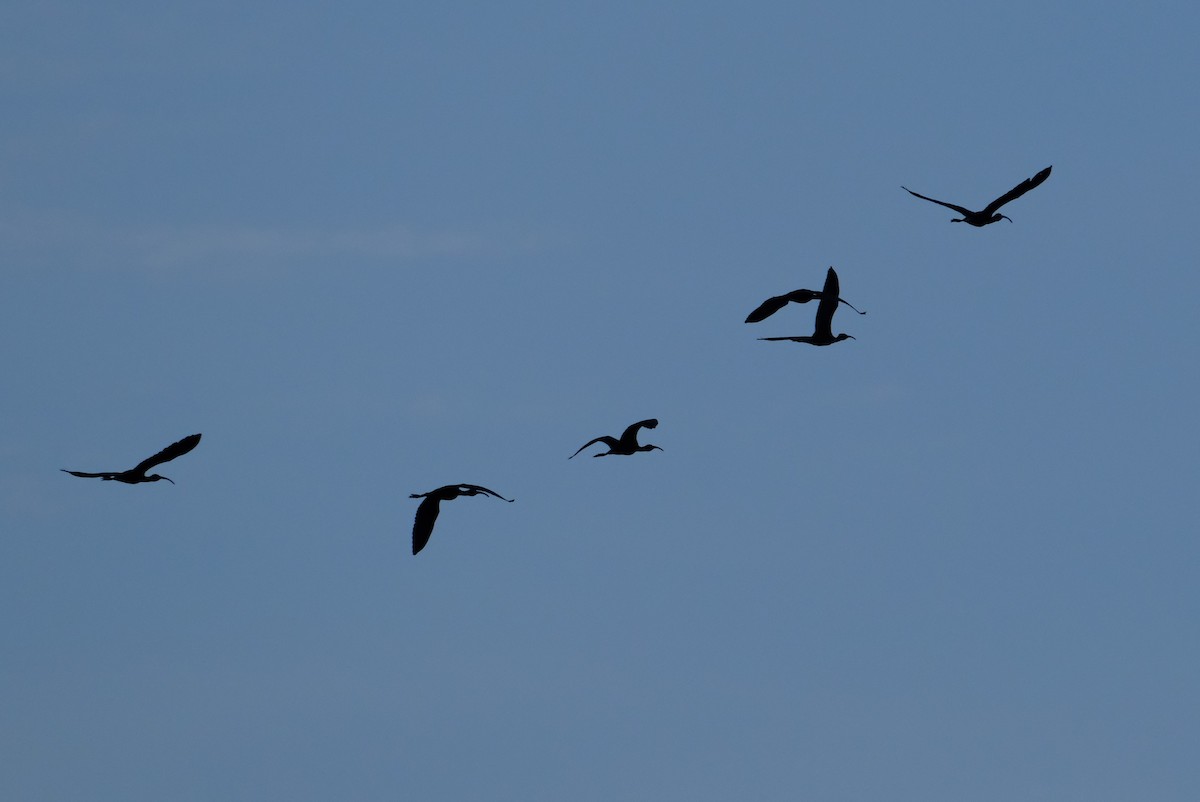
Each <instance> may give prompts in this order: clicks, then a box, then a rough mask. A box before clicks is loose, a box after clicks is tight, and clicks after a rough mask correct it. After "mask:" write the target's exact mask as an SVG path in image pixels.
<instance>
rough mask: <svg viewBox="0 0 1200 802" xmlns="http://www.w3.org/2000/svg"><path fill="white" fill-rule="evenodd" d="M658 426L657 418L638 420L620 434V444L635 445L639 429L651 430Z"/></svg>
mask: <svg viewBox="0 0 1200 802" xmlns="http://www.w3.org/2000/svg"><path fill="white" fill-rule="evenodd" d="M656 426H658V418H647V419H646V420H640V421H638V422H637V423H631V424H629V425H628V426H626V427H625V431H623V432H621V442H622V443H631V444H633V445H637V433H638V430H639V429H643V428H645V429H653V428H655V427H656Z"/></svg>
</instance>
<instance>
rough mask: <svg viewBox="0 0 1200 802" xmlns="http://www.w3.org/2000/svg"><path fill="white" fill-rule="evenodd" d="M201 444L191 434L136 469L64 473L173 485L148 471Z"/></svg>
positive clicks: (88, 477)
mask: <svg viewBox="0 0 1200 802" xmlns="http://www.w3.org/2000/svg"><path fill="white" fill-rule="evenodd" d="M199 442H200V435H198V434H189V435H188V436H187V437H185V438H183V439H182V440H180V441H179V442H178V443H172V444H171V445H169V446H167V447H166V448H164V449H163V450H162V451H160V452H158V453H157V454H155V455H154V456H153V457H147V458H146V459H144V460H142V461H141V462H139V463H138V464H137V465H135V466H134V467H132V468H130V469H129V470H127V471H106V472H104V473H84V472H83V471H68V470H67V469H66V468H63V469H62V471H63V473H69V474H71V475H72V476H82V477H83V478H85V479H103V480H104V481H106V482H109V481H117V482H124V483H125V484H127V485H136V484H140V483H141V482H157V481H158V480H159V479H166V480H167V481H168V482H171V484H175V482H174V481H172V480H171V479H168V478H167V477H166V476H159V475H158V474H157V473H152V474H150V475H149V476H147V475H146V471H148V470H150V469H151V468H153V467H154V466H155V465H162V464H163V463H164V462H170V461H171V460H173V459H175V458H176V457H182V456H183V455H184V454H186V453H188V452H189V451H191V450H192V449H193V448H195V447H196V444H197V443H199Z"/></svg>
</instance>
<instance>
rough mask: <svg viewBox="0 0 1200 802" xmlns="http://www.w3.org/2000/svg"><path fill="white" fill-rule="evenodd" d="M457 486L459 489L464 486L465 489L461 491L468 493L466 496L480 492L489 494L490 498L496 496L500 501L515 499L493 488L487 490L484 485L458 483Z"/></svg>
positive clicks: (510, 501)
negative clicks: (506, 496)
mask: <svg viewBox="0 0 1200 802" xmlns="http://www.w3.org/2000/svg"><path fill="white" fill-rule="evenodd" d="M458 487H459V489H460V490H462V489H463V488H466V490H463V491H462V492H463V494H464V495H468V496H477V495H480V494H481V493H482V494H483V495H487V496H491V497H492V498H498V499H500V500H501V501H507V502H509V503H512V502H513V501H515V499H511V498H505V497H504V496H502V495H500V494H499V493H497V492H496V491H495V490H488V489H487V488H486V487H481V486H479V485H459V486H458Z"/></svg>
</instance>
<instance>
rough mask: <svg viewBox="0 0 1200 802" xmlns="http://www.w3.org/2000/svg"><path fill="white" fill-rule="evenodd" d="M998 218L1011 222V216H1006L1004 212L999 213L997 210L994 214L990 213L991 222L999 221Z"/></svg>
mask: <svg viewBox="0 0 1200 802" xmlns="http://www.w3.org/2000/svg"><path fill="white" fill-rule="evenodd" d="M1000 218H1004V219H1005V220H1007V221H1008V222H1010V223H1011V222H1012V218H1011V217H1009V216H1008V215H1006V214H1000V213H999V212H997V213H996V214H994V215H992V222H993V223H999V222H1000Z"/></svg>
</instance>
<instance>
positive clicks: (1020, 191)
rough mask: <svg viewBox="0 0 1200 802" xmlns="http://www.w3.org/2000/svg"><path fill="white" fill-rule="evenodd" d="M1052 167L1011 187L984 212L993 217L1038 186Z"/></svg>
mask: <svg viewBox="0 0 1200 802" xmlns="http://www.w3.org/2000/svg"><path fill="white" fill-rule="evenodd" d="M1053 166H1054V165H1053V164H1052V165H1050V167H1053ZM1050 167H1047V168H1046V169H1045V170H1042V171H1041V172H1040V173H1038V174H1037V175H1035V176H1034V177H1033V178H1026V179H1025V180H1024V181H1022V182H1021V183H1019V184H1017V185H1016V186H1015V187H1013V188H1012V189H1010V190H1009V191H1008V192H1005V193H1004V194H1003V195H1001V196H1000V197H998V198H996V199H995V200H994V201H992V202H991V203H989V204H988V205H987V208H986V209H984V210H983V214H986V215H987V216H988V217H991V216H992V215H994V214H995V213H996V210H998V209H999V208H1000V207H1001V206H1003V205H1004V204H1006V203H1008V202H1009V201H1015V200H1016V199H1017V198H1019V197H1021V196H1022V195H1024V194H1025V193H1026V192H1028V191H1029V190H1031V189H1033V188H1034V187H1036V186H1037V185H1038V184H1040V183H1042V182H1043V181H1045V180H1046V179H1047V178H1049V177H1050ZM943 205H944V204H943Z"/></svg>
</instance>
